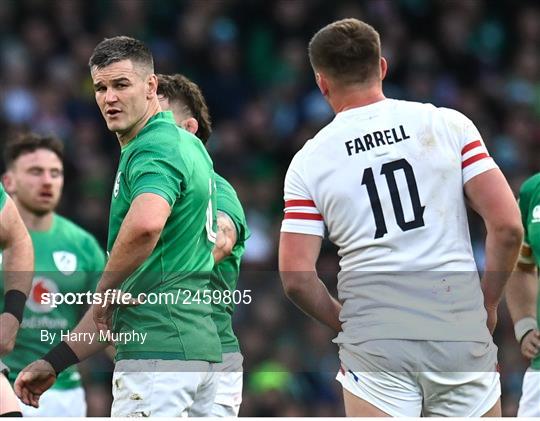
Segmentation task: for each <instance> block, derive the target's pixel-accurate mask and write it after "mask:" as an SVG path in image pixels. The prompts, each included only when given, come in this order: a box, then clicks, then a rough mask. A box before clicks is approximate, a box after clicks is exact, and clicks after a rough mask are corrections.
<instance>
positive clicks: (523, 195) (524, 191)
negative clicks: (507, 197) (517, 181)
mask: <svg viewBox="0 0 540 421" xmlns="http://www.w3.org/2000/svg"><path fill="white" fill-rule="evenodd" d="M538 186H540V173H539V174H536V175H534V176H532V177H530V178H528V179H527V180H526V181H525V182H524V183H523V184H522V185H521V189H520V190H519V199H518V203H519V210H520V211H521V222H522V224H523V229H524V230H525V235H524V237H523V241H524V242H525V243H527V244H529V234H528V230H527V226H528V225H529V224H528V222H527V221H528V219H529V213H530V211H531V209H530V207H531V198H532V196H533V194H534V192H535V191H536V189H537V188H538Z"/></svg>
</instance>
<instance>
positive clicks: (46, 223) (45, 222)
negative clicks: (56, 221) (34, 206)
mask: <svg viewBox="0 0 540 421" xmlns="http://www.w3.org/2000/svg"><path fill="white" fill-rule="evenodd" d="M13 201H14V202H15V205H16V206H17V210H18V211H19V214H20V215H21V219H22V220H23V222H24V225H25V226H26V229H28V230H31V231H48V230H50V229H51V227H52V223H53V218H54V213H53V212H47V213H45V214H43V215H39V214H36V213H35V212H32V211H31V210H29V209H28V208H26V207H25V206H24V205H22V204H21V202H19V201H18V200H17V197H16V196H15V197H13Z"/></svg>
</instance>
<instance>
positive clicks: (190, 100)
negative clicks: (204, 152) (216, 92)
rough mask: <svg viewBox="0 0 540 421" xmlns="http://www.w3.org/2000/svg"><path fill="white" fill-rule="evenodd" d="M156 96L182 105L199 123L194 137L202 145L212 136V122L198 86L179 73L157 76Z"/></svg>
mask: <svg viewBox="0 0 540 421" xmlns="http://www.w3.org/2000/svg"><path fill="white" fill-rule="evenodd" d="M157 77H158V88H157V93H158V95H163V96H164V97H165V98H167V99H168V100H169V101H170V102H172V101H178V102H181V103H182V104H183V105H184V111H185V113H186V114H188V115H189V116H191V117H193V118H194V119H195V120H197V122H198V123H199V130H197V133H195V135H196V136H197V137H198V138H199V139H201V140H202V142H203V143H204V144H206V142H207V141H208V138H209V137H210V135H211V134H212V121H211V119H210V113H209V111H208V106H207V105H206V101H205V99H204V96H203V94H202V92H201V88H199V86H198V85H197V84H196V83H195V82H193V81H191V80H190V79H188V78H187V77H185V76H184V75H181V74H179V73H177V74H175V75H157Z"/></svg>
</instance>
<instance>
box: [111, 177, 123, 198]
mask: <svg viewBox="0 0 540 421" xmlns="http://www.w3.org/2000/svg"><path fill="white" fill-rule="evenodd" d="M121 175H122V171H118V174H116V180H114V189H113V196H114V197H115V198H116V197H118V193H120V176H121Z"/></svg>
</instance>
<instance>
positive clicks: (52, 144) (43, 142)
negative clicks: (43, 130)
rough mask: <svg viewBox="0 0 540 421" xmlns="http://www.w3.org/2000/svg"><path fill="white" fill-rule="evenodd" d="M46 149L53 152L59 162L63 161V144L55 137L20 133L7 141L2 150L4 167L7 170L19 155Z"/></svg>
mask: <svg viewBox="0 0 540 421" xmlns="http://www.w3.org/2000/svg"><path fill="white" fill-rule="evenodd" d="M38 149H47V150H49V151H51V152H54V153H55V154H56V155H57V156H58V158H59V159H60V161H63V160H64V144H63V143H62V141H61V140H60V139H58V138H57V137H55V136H52V135H50V136H42V135H39V134H36V133H21V134H19V135H18V136H17V137H15V139H13V140H11V141H8V142H7V143H6V146H5V148H4V165H5V166H6V168H9V167H10V166H11V165H13V163H14V162H15V161H16V160H17V158H18V157H19V156H21V155H24V154H27V153H32V152H35V151H36V150H38Z"/></svg>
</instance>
